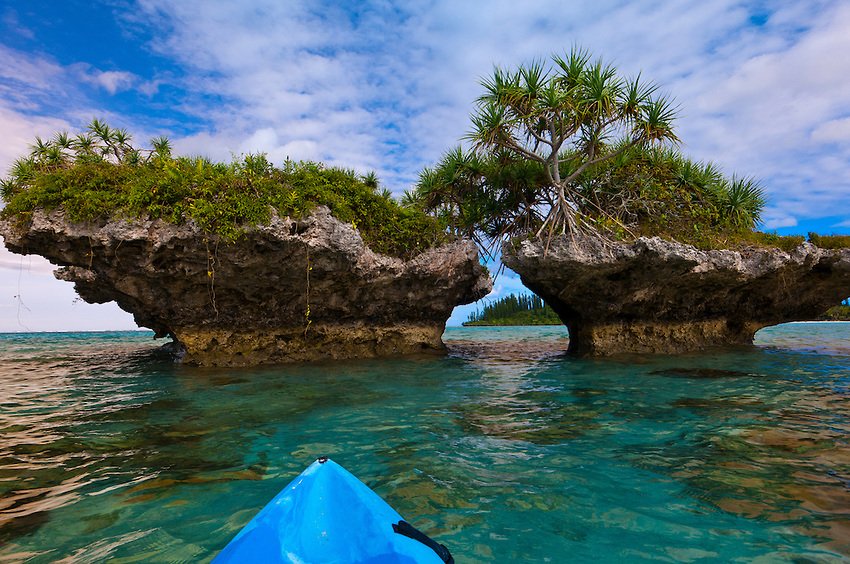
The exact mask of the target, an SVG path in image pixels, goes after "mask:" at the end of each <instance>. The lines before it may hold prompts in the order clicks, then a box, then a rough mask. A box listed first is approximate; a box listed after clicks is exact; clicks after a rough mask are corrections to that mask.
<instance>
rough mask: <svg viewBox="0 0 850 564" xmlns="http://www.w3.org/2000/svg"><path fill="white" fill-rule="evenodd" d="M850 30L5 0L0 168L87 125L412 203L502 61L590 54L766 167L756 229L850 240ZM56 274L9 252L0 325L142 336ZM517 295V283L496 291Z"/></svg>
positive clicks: (535, 11) (845, 16)
mask: <svg viewBox="0 0 850 564" xmlns="http://www.w3.org/2000/svg"><path fill="white" fill-rule="evenodd" d="M848 29H850V4H848V3H847V2H842V1H840V0H832V1H827V0H809V1H806V2H800V1H795V2H781V1H767V0H765V1H748V2H743V1H734V0H703V1H702V2H699V3H694V2H685V1H679V0H675V1H674V0H633V1H612V0H594V1H572V2H562V1H555V0H534V1H530V2H516V1H491V2H474V1H470V2H462V3H461V2H456V1H449V0H428V1H415V0H414V1H410V2H391V1H386V0H382V1H378V0H376V1H364V2H356V3H355V2H324V3H319V2H295V1H291V2H283V1H281V0H267V1H255V0H243V1H242V2H239V3H238V4H237V3H235V2H230V1H214V0H203V1H201V0H174V1H169V0H139V1H129V0H108V1H102V2H97V1H79V0H65V1H63V2H24V1H20V2H9V1H2V2H0V132H2V137H0V171H6V170H7V169H8V167H9V165H10V164H11V162H12V161H13V160H14V159H15V158H16V157H18V156H20V155H21V154H23V153H25V152H26V151H27V145H28V144H29V143H30V142H31V141H32V139H33V137H34V136H35V135H36V134H39V135H50V134H52V133H53V132H55V131H56V130H59V129H69V130H72V131H73V130H77V129H79V128H81V127H82V126H84V125H85V123H87V122H88V121H90V119H91V118H92V117H95V116H97V117H101V118H104V119H106V120H107V121H108V122H110V123H111V124H114V125H118V126H122V127H126V128H128V129H129V130H130V131H131V132H134V133H135V134H136V137H137V139H139V140H145V139H149V138H151V137H153V136H156V135H160V134H165V135H168V136H169V137H170V138H171V139H172V140H173V142H174V145H175V147H176V149H177V150H178V152H181V153H185V154H204V155H207V156H210V157H212V158H216V159H222V160H229V159H230V158H231V155H234V154H237V155H238V154H240V153H245V152H249V151H265V152H267V153H268V154H269V155H270V157H271V158H272V159H273V160H274V161H276V162H280V161H282V160H283V159H284V158H285V157H286V156H289V157H292V158H295V159H299V158H304V159H316V160H322V161H325V162H328V163H331V164H338V165H343V166H346V167H352V168H355V169H357V170H359V171H362V172H367V171H370V170H375V171H377V172H378V174H379V176H380V178H381V179H382V182H383V183H384V185H386V186H387V187H389V188H391V189H392V190H393V191H395V192H397V193H400V192H401V191H403V190H404V189H405V188H407V187H409V186H410V184H411V183H412V182H414V181H415V179H416V177H417V174H418V172H419V170H421V168H422V167H423V166H427V165H429V164H432V163H433V162H434V161H436V160H437V159H438V158H439V157H440V155H441V153H442V152H443V151H444V150H446V149H447V148H449V147H451V146H453V145H455V144H456V143H457V141H458V139H459V138H461V137H462V136H463V134H464V133H465V132H466V130H467V128H468V116H469V112H470V110H471V108H472V101H473V100H474V99H475V98H476V96H477V95H478V94H479V86H478V79H479V78H480V77H482V76H483V75H486V74H487V73H488V72H489V71H490V70H491V68H492V67H493V65H494V64H497V65H502V66H511V65H515V64H519V63H522V62H527V61H529V60H532V59H535V58H541V57H547V56H549V55H550V54H552V53H562V52H564V51H565V50H568V49H569V48H570V47H571V46H572V45H573V44H578V45H581V46H583V47H584V48H586V49H588V50H590V51H591V52H593V53H594V54H596V55H599V56H603V57H604V58H606V59H607V60H609V61H612V62H614V63H615V64H616V65H617V66H618V67H619V68H620V69H621V70H622V71H623V72H625V73H627V74H632V73H637V72H641V71H642V72H643V74H644V76H646V77H648V78H650V79H652V80H654V81H656V82H658V83H659V84H660V85H661V86H662V89H663V90H664V91H665V92H667V93H669V94H670V95H672V96H673V97H674V98H675V99H676V100H677V101H678V103H679V104H680V106H681V108H682V111H681V117H680V119H679V124H678V127H679V136H680V137H681V138H682V140H683V141H684V143H683V146H682V149H683V151H684V152H686V153H688V154H689V155H691V156H693V157H696V158H698V159H703V160H712V161H714V162H716V163H717V164H718V165H720V167H721V168H722V169H723V170H724V171H725V172H727V173H728V174H732V173H737V174H742V175H752V176H755V177H757V178H759V179H761V180H762V182H763V184H764V186H765V187H766V189H767V191H768V195H769V200H770V204H769V206H768V207H767V209H766V211H765V214H764V226H763V228H764V229H767V230H776V231H778V232H780V233H783V234H788V233H806V232H808V231H818V232H821V233H850V205H848V200H850V167H848V166H847V165H848V163H850V57H847V56H846V53H848V52H850V33H848V32H847V30H848ZM51 270H52V267H51V266H50V265H49V264H48V263H47V262H46V261H44V260H42V259H39V258H38V257H20V256H17V255H12V254H10V253H8V252H7V251H5V249H3V250H0V331H19V330H36V331H38V330H72V329H121V328H133V327H135V326H134V324H133V322H132V319H131V318H130V316H129V315H128V314H125V313H123V312H121V311H120V310H118V309H117V307H116V306H114V305H101V306H92V305H89V304H83V303H80V302H78V301H75V294H74V292H73V289H72V287H71V285H70V284H68V283H65V282H59V281H56V280H54V279H53V277H52V275H51ZM521 288H522V285H521V284H520V283H519V281H518V279H517V278H516V277H515V276H513V275H511V274H510V273H509V274H508V275H503V276H502V277H500V278H499V280H497V282H496V292H495V293H494V294H493V295H492V296H491V298H493V297H498V296H501V295H505V294H507V293H510V292H511V291H517V290H519V289H521ZM468 311H469V308H465V309H459V310H457V311H456V313H455V315H454V316H453V317H452V323H456V322H459V321H462V320H463V319H464V318H465V316H466V313H467V312H468Z"/></svg>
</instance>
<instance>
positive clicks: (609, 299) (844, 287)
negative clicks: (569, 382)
mask: <svg viewBox="0 0 850 564" xmlns="http://www.w3.org/2000/svg"><path fill="white" fill-rule="evenodd" d="M502 260H503V262H504V263H505V265H507V266H508V267H509V268H511V269H513V270H514V271H516V272H517V273H518V274H519V275H520V277H521V279H522V281H523V283H524V284H525V285H526V286H528V287H529V288H530V289H531V290H533V291H534V292H535V293H537V294H538V295H539V296H541V297H542V298H543V299H544V300H545V301H546V303H547V304H549V305H550V306H551V307H552V308H553V309H554V310H555V311H556V312H557V313H558V315H559V316H560V317H561V319H562V320H563V321H564V323H565V324H566V326H567V327H568V329H569V332H570V351H571V352H573V353H576V354H580V355H610V354H616V353H629V352H637V353H644V352H649V353H679V352H685V351H692V350H698V349H702V348H705V347H709V346H716V345H730V344H750V343H752V341H753V336H754V335H755V333H756V331H758V330H759V329H761V328H762V327H767V326H770V325H776V324H779V323H785V322H789V321H801V320H809V319H815V318H817V316H819V315H820V314H822V313H823V312H824V311H826V310H827V309H829V308H830V307H832V306H834V305H835V304H837V303H839V301H840V300H842V299H844V298H846V297H847V294H848V292H850V249H840V250H825V249H820V248H818V247H815V246H814V245H811V244H809V243H803V244H802V245H800V246H799V247H798V248H797V249H795V250H794V251H792V252H785V251H782V250H780V249H763V248H750V249H745V250H740V251H738V250H712V251H701V250H699V249H697V248H695V247H693V246H690V245H685V244H681V243H676V242H671V241H666V240H663V239H661V238H658V237H653V238H643V237H642V238H640V239H638V240H637V241H635V242H634V243H632V244H625V243H603V242H602V241H600V240H598V239H594V238H570V237H569V236H563V237H558V238H555V239H553V240H552V241H550V242H549V244H548V248H547V243H546V242H545V241H532V240H526V241H521V242H515V243H514V244H513V245H506V246H505V248H504V251H503V256H502Z"/></svg>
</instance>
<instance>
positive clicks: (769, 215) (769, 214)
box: [762, 208, 797, 230]
mask: <svg viewBox="0 0 850 564" xmlns="http://www.w3.org/2000/svg"><path fill="white" fill-rule="evenodd" d="M795 225H797V219H796V218H795V217H794V216H792V215H789V214H787V213H785V212H784V211H782V210H781V209H777V208H768V209H766V210H765V211H764V214H762V226H763V228H764V229H768V230H770V229H779V228H780V227H794V226H795Z"/></svg>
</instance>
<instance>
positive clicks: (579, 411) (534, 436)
mask: <svg viewBox="0 0 850 564" xmlns="http://www.w3.org/2000/svg"><path fill="white" fill-rule="evenodd" d="M453 411H454V413H455V421H456V422H457V424H458V425H460V427H461V429H463V431H464V432H465V433H466V434H472V435H486V436H488V437H494V438H499V439H506V440H513V441H524V442H529V443H532V444H536V445H555V444H560V443H563V442H566V441H570V440H574V439H577V438H578V437H581V436H582V435H584V434H585V433H587V432H588V431H591V430H593V429H596V428H598V427H599V423H598V422H596V418H597V416H598V413H597V412H596V411H594V410H592V409H588V408H587V407H586V406H584V405H580V404H573V403H565V402H563V401H562V400H559V399H558V398H556V397H552V394H547V393H546V392H525V393H520V394H516V395H513V396H508V397H503V398H493V399H491V400H488V401H481V402H477V403H465V404H461V405H457V406H455V407H454V408H453Z"/></svg>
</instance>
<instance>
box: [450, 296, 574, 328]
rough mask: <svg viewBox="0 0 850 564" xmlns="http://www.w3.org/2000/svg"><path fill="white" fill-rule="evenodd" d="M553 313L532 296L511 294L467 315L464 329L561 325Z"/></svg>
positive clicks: (539, 299)
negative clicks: (496, 326)
mask: <svg viewBox="0 0 850 564" xmlns="http://www.w3.org/2000/svg"><path fill="white" fill-rule="evenodd" d="M562 324H563V322H562V321H561V319H560V318H559V317H558V315H557V314H556V313H555V311H554V310H553V309H552V308H551V307H549V306H547V305H546V304H545V303H543V300H542V299H541V298H540V297H539V296H536V295H534V294H531V295H529V294H521V295H519V296H517V295H515V294H511V295H510V296H506V297H504V298H502V299H500V300H496V301H495V302H493V303H491V304H487V305H485V306H484V308H483V309H481V310H479V311H475V312H473V313H471V314H469V318H468V320H467V321H466V322H464V324H463V325H464V327H475V326H492V325H505V326H507V325H562Z"/></svg>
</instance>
